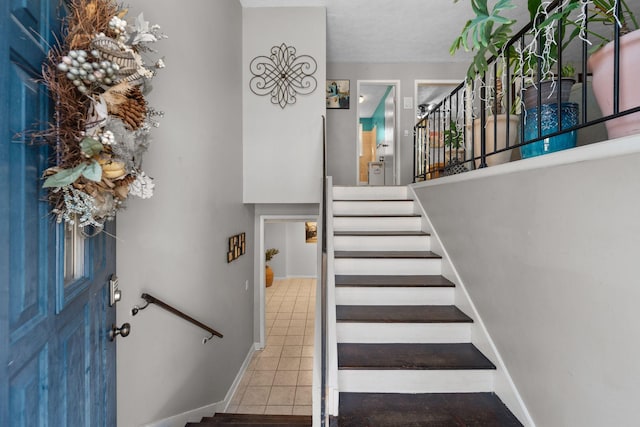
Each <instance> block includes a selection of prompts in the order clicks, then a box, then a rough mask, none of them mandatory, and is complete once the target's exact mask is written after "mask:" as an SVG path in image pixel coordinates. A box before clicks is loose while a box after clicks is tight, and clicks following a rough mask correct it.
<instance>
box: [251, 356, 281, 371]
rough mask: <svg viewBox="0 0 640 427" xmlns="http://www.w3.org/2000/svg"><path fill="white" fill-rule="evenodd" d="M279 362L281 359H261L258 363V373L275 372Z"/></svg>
mask: <svg viewBox="0 0 640 427" xmlns="http://www.w3.org/2000/svg"><path fill="white" fill-rule="evenodd" d="M279 362H280V358H279V357H261V358H260V359H258V363H256V371H275V370H276V369H277V368H278V363H279Z"/></svg>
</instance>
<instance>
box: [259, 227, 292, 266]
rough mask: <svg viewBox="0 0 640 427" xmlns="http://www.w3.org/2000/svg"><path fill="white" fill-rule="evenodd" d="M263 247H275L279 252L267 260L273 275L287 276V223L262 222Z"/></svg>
mask: <svg viewBox="0 0 640 427" xmlns="http://www.w3.org/2000/svg"><path fill="white" fill-rule="evenodd" d="M264 247H265V250H266V249H269V248H276V249H278V250H279V251H280V252H279V253H278V255H276V256H274V257H273V258H271V261H268V262H267V263H268V264H269V267H271V269H272V270H273V275H274V277H287V224H286V223H284V222H271V223H265V224H264Z"/></svg>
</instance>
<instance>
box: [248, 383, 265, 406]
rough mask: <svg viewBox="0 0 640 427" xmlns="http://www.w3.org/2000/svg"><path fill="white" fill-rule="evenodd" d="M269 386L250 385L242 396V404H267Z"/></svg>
mask: <svg viewBox="0 0 640 427" xmlns="http://www.w3.org/2000/svg"><path fill="white" fill-rule="evenodd" d="M270 391H271V387H269V386H248V387H247V390H246V391H245V392H244V395H243V396H242V400H241V401H240V406H245V405H266V404H267V400H268V399H269V392H270Z"/></svg>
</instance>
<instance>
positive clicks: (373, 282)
mask: <svg viewBox="0 0 640 427" xmlns="http://www.w3.org/2000/svg"><path fill="white" fill-rule="evenodd" d="M336 286H338V287H340V286H354V287H356V286H361V287H387V286H401V287H409V288H416V287H438V288H441V287H446V288H452V287H454V286H455V285H454V284H453V283H452V282H451V281H450V280H448V279H446V278H444V277H443V276H440V275H409V276H402V275H389V276H385V275H360V274H338V275H336Z"/></svg>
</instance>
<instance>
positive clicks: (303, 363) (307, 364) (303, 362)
mask: <svg viewBox="0 0 640 427" xmlns="http://www.w3.org/2000/svg"><path fill="white" fill-rule="evenodd" d="M311 369H313V357H303V358H302V359H300V370H301V371H309V370H311ZM256 372H257V371H256ZM253 375H255V374H253Z"/></svg>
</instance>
